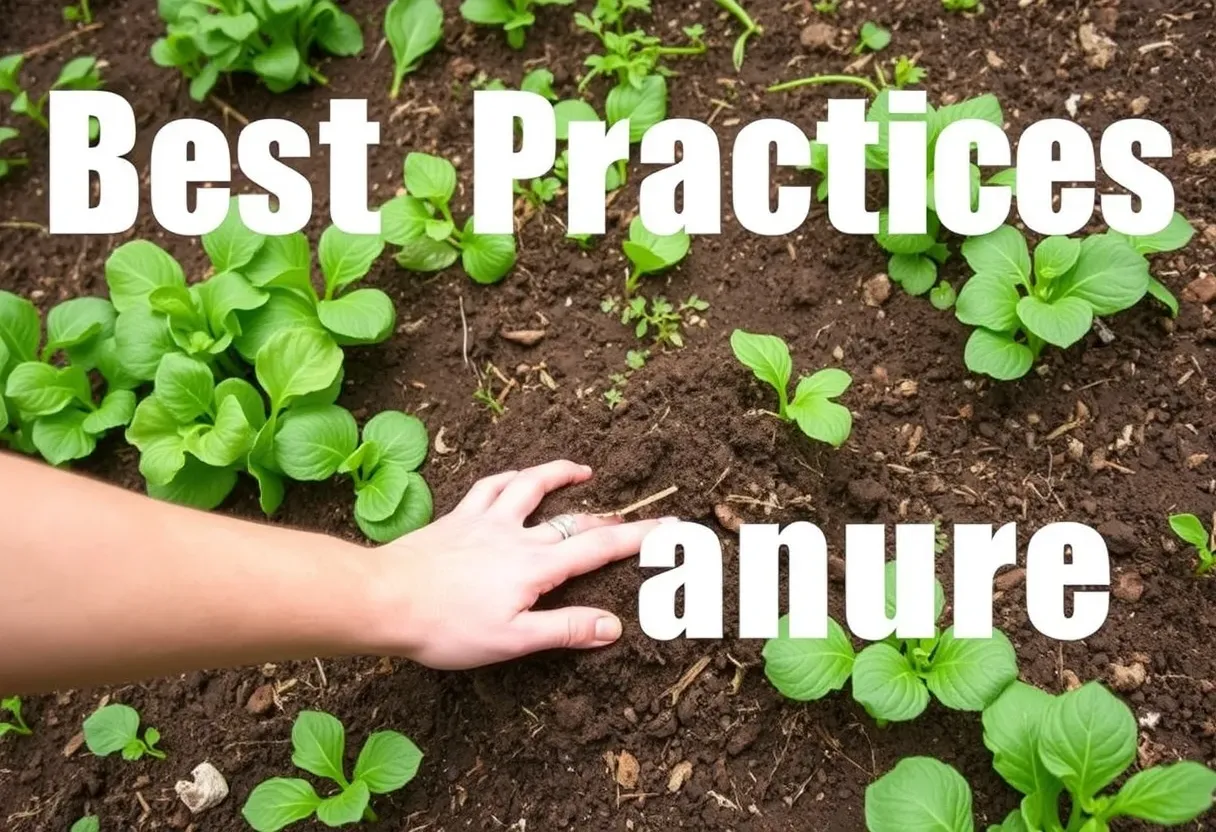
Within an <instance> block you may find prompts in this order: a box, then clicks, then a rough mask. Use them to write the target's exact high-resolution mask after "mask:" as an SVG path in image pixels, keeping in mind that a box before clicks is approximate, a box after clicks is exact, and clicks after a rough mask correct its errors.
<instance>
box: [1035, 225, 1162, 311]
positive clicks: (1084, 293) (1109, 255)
mask: <svg viewBox="0 0 1216 832" xmlns="http://www.w3.org/2000/svg"><path fill="white" fill-rule="evenodd" d="M1148 285H1149V273H1148V262H1147V261H1146V260H1145V259H1144V257H1143V256H1142V255H1141V254H1140V253H1138V252H1137V251H1136V250H1135V249H1134V248H1132V247H1131V246H1130V245H1129V244H1128V243H1127V242H1126V241H1124V240H1121V239H1119V238H1118V237H1115V236H1113V235H1110V234H1095V235H1094V236H1092V237H1086V238H1085V239H1084V240H1083V241H1082V242H1081V252H1080V254H1079V256H1078V257H1077V264H1076V266H1075V267H1074V268H1073V270H1072V271H1071V272H1069V273H1068V274H1067V275H1065V276H1064V277H1062V278H1060V279H1059V280H1058V281H1057V283H1056V284H1055V292H1056V293H1057V295H1056V296H1057V297H1076V298H1080V299H1081V300H1084V301H1087V302H1088V303H1089V305H1090V306H1091V307H1093V310H1094V314H1095V315H1113V314H1114V313H1116V312H1122V311H1123V310H1124V309H1128V308H1130V307H1132V306H1135V305H1136V303H1137V302H1138V301H1139V300H1140V299H1141V298H1142V297H1144V295H1145V294H1146V293H1147V292H1148Z"/></svg>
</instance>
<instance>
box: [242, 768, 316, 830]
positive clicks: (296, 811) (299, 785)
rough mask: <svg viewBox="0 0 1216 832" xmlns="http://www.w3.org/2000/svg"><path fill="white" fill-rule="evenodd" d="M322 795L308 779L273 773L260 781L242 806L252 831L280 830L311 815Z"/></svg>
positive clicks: (243, 813)
mask: <svg viewBox="0 0 1216 832" xmlns="http://www.w3.org/2000/svg"><path fill="white" fill-rule="evenodd" d="M320 805H321V798H320V797H318V796H317V792H316V790H315V789H314V788H313V787H312V784H311V783H309V782H308V781H307V780H298V779H294V778H293V779H288V778H285V777H274V778H271V779H270V780H267V781H265V782H264V783H259V784H258V785H257V787H256V788H254V790H253V791H252V792H250V793H249V799H248V800H246V801H245V805H244V806H243V807H242V808H241V815H242V816H243V817H244V818H245V820H246V822H248V824H249V825H250V826H251V827H253V829H254V830H255V832H279V830H280V829H285V828H286V827H288V826H291V825H292V824H293V823H296V822H298V821H302V820H305V819H306V818H310V817H312V815H313V814H314V813H315V812H316V811H317V807H318V806H320Z"/></svg>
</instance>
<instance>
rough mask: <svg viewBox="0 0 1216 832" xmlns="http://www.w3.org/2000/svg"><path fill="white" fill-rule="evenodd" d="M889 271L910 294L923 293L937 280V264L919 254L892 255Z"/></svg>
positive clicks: (888, 265) (888, 266)
mask: <svg viewBox="0 0 1216 832" xmlns="http://www.w3.org/2000/svg"><path fill="white" fill-rule="evenodd" d="M887 272H888V274H889V275H890V277H891V279H892V280H894V281H895V282H896V283H898V284H899V285H900V286H902V287H903V290H904V291H905V292H907V293H908V294H909V295H923V294H924V293H925V292H927V291H929V290H930V289H932V288H933V284H935V283H936V282H937V264H936V263H934V262H933V261H932V260H930V259H929V258H928V257H924V256H922V255H919V254H894V255H892V256H891V259H890V260H889V261H888V262H887Z"/></svg>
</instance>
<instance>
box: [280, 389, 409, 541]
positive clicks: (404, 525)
mask: <svg viewBox="0 0 1216 832" xmlns="http://www.w3.org/2000/svg"><path fill="white" fill-rule="evenodd" d="M426 452H427V433H426V426H425V425H423V424H422V421H421V420H420V419H418V418H417V417H415V416H409V415H407V414H405V413H401V412H398V411H386V412H384V413H380V414H377V415H376V416H374V417H372V419H371V420H369V421H368V423H367V424H366V425H365V426H364V428H363V441H362V442H361V443H360V442H359V441H358V428H357V426H356V424H355V418H354V416H352V415H351V414H350V413H349V412H348V411H347V410H345V409H344V408H341V407H338V406H337V405H333V404H330V405H311V406H307V407H294V408H292V409H290V410H288V411H287V413H286V414H285V415H284V417H283V419H282V423H281V426H280V427H279V430H278V433H277V434H276V435H275V439H274V453H275V461H276V463H277V466H278V469H279V470H281V471H282V472H283V473H284V474H286V475H287V476H289V477H291V478H292V479H294V480H313V481H320V480H327V479H329V478H330V477H332V476H334V475H335V474H343V475H347V476H349V477H350V478H351V479H352V480H353V481H354V486H355V522H356V523H357V524H358V525H359V528H360V529H361V530H362V531H363V533H364V534H365V535H367V537H368V538H369V539H371V540H373V541H375V542H377V543H388V542H389V541H392V540H396V539H397V538H399V537H401V536H402V535H405V534H408V533H409V532H412V531H415V530H416V529H420V528H422V527H423V526H425V525H426V524H427V523H429V522H431V515H432V512H433V502H432V500H431V491H430V488H429V487H428V486H427V484H426V480H424V479H423V478H422V475H421V474H418V473H417V469H418V468H419V467H420V466H421V465H422V462H423V460H425V459H426Z"/></svg>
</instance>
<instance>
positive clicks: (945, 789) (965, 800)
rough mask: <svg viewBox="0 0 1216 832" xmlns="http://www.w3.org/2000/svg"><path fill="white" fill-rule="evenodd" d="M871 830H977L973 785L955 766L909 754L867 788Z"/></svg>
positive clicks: (867, 813)
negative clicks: (972, 804)
mask: <svg viewBox="0 0 1216 832" xmlns="http://www.w3.org/2000/svg"><path fill="white" fill-rule="evenodd" d="M866 827H867V828H868V829H869V830H870V832H973V830H974V829H975V821H974V820H973V818H972V817H971V787H970V786H968V785H967V781H966V780H964V779H963V776H962V775H961V774H959V773H958V772H957V771H956V770H955V769H953V768H952V767H950V766H948V765H946V764H945V763H942V762H939V761H937V760H934V759H932V758H929V757H907V758H905V759H903V760H900V761H899V763H898V764H896V766H895V768H893V769H891V771H889V772H887V773H886V774H884V775H883V776H882V777H880V778H878V780H876V781H874V782H873V783H871V784H870V785H869V786H867V787H866Z"/></svg>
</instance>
